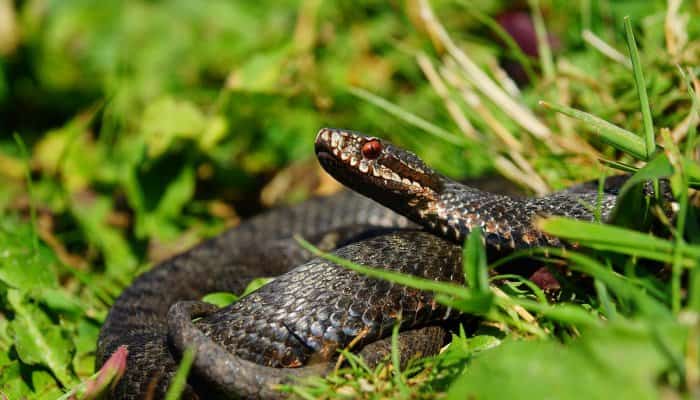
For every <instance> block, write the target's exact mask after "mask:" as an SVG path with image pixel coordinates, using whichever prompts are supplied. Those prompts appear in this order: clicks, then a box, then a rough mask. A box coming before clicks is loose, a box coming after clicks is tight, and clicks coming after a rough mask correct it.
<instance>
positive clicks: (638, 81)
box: [624, 16, 656, 160]
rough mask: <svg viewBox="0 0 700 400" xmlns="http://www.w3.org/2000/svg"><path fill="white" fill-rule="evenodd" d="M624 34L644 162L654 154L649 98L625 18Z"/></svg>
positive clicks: (628, 24)
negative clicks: (635, 96) (638, 109)
mask: <svg viewBox="0 0 700 400" xmlns="http://www.w3.org/2000/svg"><path fill="white" fill-rule="evenodd" d="M624 19H625V34H626V36H627V47H628V48H629V52H630V58H631V59H632V71H633V72H634V82H635V85H636V86H637V95H638V96H639V106H640V108H641V110H642V122H643V125H644V143H645V145H646V157H645V160H649V159H650V158H651V156H652V155H653V154H654V153H655V152H656V144H655V143H654V121H653V120H652V118H651V108H650V107H649V97H648V95H647V89H646V83H645V81H644V73H643V72H642V63H641V61H640V60H639V52H638V51H637V43H636V41H635V39H634V32H632V23H631V22H630V17H629V16H626V17H625V18H624Z"/></svg>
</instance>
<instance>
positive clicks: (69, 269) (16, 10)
mask: <svg viewBox="0 0 700 400" xmlns="http://www.w3.org/2000/svg"><path fill="white" fill-rule="evenodd" d="M434 3H435V4H432V3H431V2H428V1H424V0H411V1H407V2H405V3H402V4H398V3H397V4H394V3H385V2H371V1H363V2H359V3H358V4H352V5H349V4H348V5H344V4H342V3H331V2H319V1H314V0H306V1H292V0H284V1H278V2H274V3H269V4H268V3H260V4H258V6H257V7H251V6H248V5H245V4H237V3H236V2H233V3H231V2H227V1H212V2H209V3H208V6H207V7H194V6H193V4H194V3H188V2H184V1H183V2H175V1H173V2H160V3H154V4H151V3H148V4H144V3H142V2H138V1H126V2H121V1H107V2H105V3H104V7H101V8H94V7H90V6H89V5H86V4H83V3H82V2H79V1H64V2H59V3H52V4H50V5H49V4H48V3H46V4H45V2H43V1H34V2H21V4H19V5H14V4H10V5H9V6H8V5H7V4H2V3H0V17H2V18H0V19H2V20H3V21H9V22H8V23H7V24H5V25H6V26H8V27H9V28H8V29H6V30H3V31H2V32H0V121H2V124H1V125H0V131H1V132H2V136H0V180H1V181H2V185H0V213H2V218H0V393H1V394H2V395H3V396H5V397H7V398H9V399H19V398H39V399H55V398H59V397H61V396H64V398H70V396H73V395H75V396H76V397H77V398H91V397H93V396H95V395H97V393H98V392H99V391H100V390H103V389H104V388H105V387H107V386H108V385H109V382H108V380H109V379H108V378H107V377H106V376H107V373H105V375H103V374H98V375H97V376H95V375H94V370H93V369H94V350H95V342H96V338H97V334H98V332H99V328H100V325H101V323H102V321H103V320H104V318H105V316H106V312H107V310H108V308H109V306H110V304H111V303H112V302H113V301H114V299H115V297H116V296H117V295H118V294H119V293H120V291H121V290H122V289H123V288H124V287H125V286H126V285H128V284H129V282H130V281H131V280H132V279H133V277H134V276H136V275H137V274H138V273H140V272H142V271H144V270H146V269H147V268H148V267H149V266H150V265H152V264H153V263H155V262H157V261H158V260H161V259H163V258H164V257H167V256H168V255H172V254H174V253H177V252H179V251H182V250H184V249H186V248H187V247H189V246H191V245H193V244H195V243H196V242H198V241H199V240H201V239H202V238H205V237H210V236H213V235H215V234H217V233H219V232H221V231H222V230H223V229H224V228H225V227H228V226H232V225H235V224H236V223H237V221H239V220H240V219H241V218H245V217H247V216H249V215H252V214H254V213H256V212H258V211H260V210H261V209H264V208H267V207H272V206H274V205H276V204H279V203H284V202H293V201H298V200H299V199H303V198H305V197H308V196H309V195H311V194H312V193H316V192H328V191H332V190H333V188H334V186H333V184H332V183H329V181H328V180H325V179H324V178H323V177H322V176H320V174H319V173H318V167H317V166H316V165H315V162H314V161H313V156H312V146H311V145H310V143H311V141H312V139H313V136H314V134H315V132H316V131H317V129H318V128H319V127H320V126H325V125H329V126H338V127H345V128H351V129H357V130H361V131H366V132H372V133H375V134H377V135H381V136H388V137H389V138H390V139H392V140H393V141H395V142H397V143H398V144H400V145H402V146H404V147H408V148H410V149H413V150H416V152H417V153H418V154H419V155H420V156H421V157H422V158H424V159H425V160H426V161H427V162H428V163H429V164H430V165H432V166H434V167H435V168H437V169H438V170H440V171H441V172H444V173H445V174H447V175H450V176H453V177H455V178H464V177H468V176H478V175H482V174H500V175H503V176H505V177H507V178H509V179H510V180H511V181H513V182H514V183H515V184H517V185H519V186H521V187H522V188H523V189H525V190H527V191H529V192H531V193H533V194H541V193H545V192H547V191H550V190H553V189H560V188H563V187H566V186H569V185H570V184H572V183H574V182H580V181H583V180H587V179H595V178H597V177H600V176H602V175H610V174H613V173H615V171H614V170H623V171H626V172H631V173H634V174H635V177H634V178H632V179H631V180H630V182H629V183H628V184H627V185H626V186H625V187H624V188H623V190H622V194H621V196H622V197H623V199H622V202H621V203H622V205H621V206H620V207H618V209H617V211H616V213H615V221H614V222H615V224H616V226H609V225H601V224H596V223H584V222H576V221H570V220H565V219H547V220H542V221H539V222H538V223H539V226H540V228H541V229H543V230H545V231H547V232H550V233H552V234H554V235H556V236H560V237H562V238H565V239H567V240H569V241H573V242H576V243H578V247H577V248H576V249H574V250H567V251H561V250H558V249H538V250H534V251H529V252H518V253H516V254H514V255H512V256H510V257H508V258H507V259H505V260H498V261H496V262H495V263H494V264H492V265H487V263H486V261H485V258H484V257H483V248H482V247H481V244H480V240H478V236H476V235H474V236H471V237H470V239H469V240H468V242H467V244H466V246H465V276H466V277H467V282H469V284H468V285H467V286H455V285H446V284H439V283H435V282H431V281H422V280H419V279H416V278H412V277H405V276H400V275H396V274H390V273H387V272H385V271H377V270H375V269H372V268H371V266H357V265H352V264H348V263H346V262H344V261H343V260H335V261H337V262H338V263H341V264H343V265H346V266H347V267H348V268H352V269H355V270H357V271H358V272H360V273H365V274H369V275H371V276H376V277H379V278H382V279H390V280H396V281H399V282H401V283H402V284H407V285H411V286H415V287H421V288H425V289H428V290H432V291H434V292H435V293H436V294H437V296H438V299H439V300H440V301H441V302H443V303H445V304H448V305H450V306H452V307H454V308H455V309H459V310H462V311H465V312H468V313H470V314H475V315H478V316H479V319H477V320H475V321H472V322H469V323H467V324H465V325H464V326H463V327H462V329H461V330H460V331H459V332H458V333H456V334H455V335H454V337H453V339H452V342H451V344H450V345H449V346H448V347H447V348H446V349H444V351H443V352H442V353H441V354H440V355H438V356H435V357H432V358H428V359H423V360H418V361H416V362H415V363H413V364H412V365H409V367H408V368H405V369H403V370H398V369H396V368H394V366H395V365H397V363H396V360H394V361H393V362H392V361H391V360H389V362H388V363H387V365H386V366H380V367H377V368H376V369H369V368H367V366H366V365H364V364H363V362H362V360H360V359H357V357H354V356H353V355H352V354H346V355H345V357H346V359H347V360H348V364H347V365H348V367H346V368H343V369H341V370H339V371H338V372H336V373H334V374H332V375H331V376H329V377H327V378H323V379H321V378H316V379H312V380H310V381H308V382H305V383H303V384H300V385H297V386H293V387H287V388H285V390H288V391H290V392H292V393H295V394H296V395H297V396H299V397H302V398H353V397H362V398H409V397H411V398H443V397H447V398H455V399H457V398H460V399H461V398H465V397H468V396H474V397H476V398H543V397H546V396H555V397H557V398H608V397H612V396H615V397H617V398H635V399H637V398H694V397H697V396H698V395H699V394H700V359H699V356H698V354H700V353H699V352H698V340H699V339H700V328H699V327H700V325H699V324H700V322H699V321H700V319H699V317H698V315H699V314H698V313H699V312H700V274H698V272H697V270H698V268H697V267H698V263H699V262H700V261H699V260H700V247H699V246H700V222H699V221H700V218H699V217H698V215H699V212H698V208H697V207H698V199H697V195H694V196H689V191H688V188H698V186H699V185H700V166H699V164H698V150H697V149H698V143H697V133H696V127H697V124H698V110H699V108H698V107H699V105H700V102H699V101H698V96H697V93H698V90H700V81H699V80H698V78H697V75H698V69H697V67H696V66H697V65H698V64H699V62H698V61H700V60H698V52H697V49H698V46H699V44H700V40H699V39H698V38H699V37H700V36H699V32H700V24H699V23H698V21H700V18H698V16H700V9H698V8H697V5H694V4H680V2H676V1H671V2H669V3H668V4H666V3H664V2H646V1H639V2H636V1H631V2H607V1H599V2H592V1H584V2H580V4H575V5H574V4H573V3H572V2H564V1H560V0H547V1H545V0H540V1H532V2H529V3H528V7H529V8H528V9H527V10H526V11H527V12H528V13H530V14H531V15H532V16H533V23H534V25H533V32H534V37H532V38H530V40H533V41H535V42H537V43H539V45H540V49H542V51H540V53H539V54H538V55H536V56H533V55H528V54H527V53H526V52H524V51H523V50H522V49H521V48H520V47H519V46H518V44H517V43H516V39H522V38H523V37H520V38H518V37H516V38H515V39H513V38H511V37H510V36H506V35H507V32H506V30H507V29H505V28H508V23H507V21H508V18H515V17H513V14H512V12H513V10H507V9H506V8H505V6H503V5H502V4H501V3H499V2H491V1H487V2H479V5H478V6H476V5H473V4H472V3H470V2H463V1H456V2H434ZM438 3H439V4H438ZM507 12H511V14H508V13H507ZM496 16H499V17H498V18H496ZM504 21H506V22H504ZM260 26H266V27H267V28H268V29H266V30H265V32H261V31H260V29H259V27H260ZM625 46H626V49H625ZM508 60H517V61H519V62H520V63H521V64H522V65H523V71H524V72H523V74H522V75H523V76H525V77H526V78H528V79H529V80H528V82H529V83H528V82H525V83H523V82H524V81H521V84H520V86H517V85H515V83H514V81H513V78H512V76H516V74H517V71H510V72H511V74H512V75H508V74H506V73H505V71H504V69H503V68H502V67H501V66H505V65H507V63H508ZM511 64H512V63H511ZM309 177H317V178H313V179H309ZM660 178H668V179H669V181H670V187H671V189H672V191H673V193H674V194H675V196H676V200H677V204H676V205H675V206H674V207H676V210H677V215H678V217H677V218H675V219H674V220H669V219H668V218H667V217H666V214H665V213H664V209H663V207H662V206H660V205H658V204H656V203H652V202H649V203H648V202H646V201H645V200H644V199H643V198H640V197H638V196H637V194H638V192H639V191H638V190H637V189H638V187H639V184H640V183H641V182H643V181H646V180H653V181H655V182H657V183H655V184H656V185H658V180H659V179H660ZM310 180H311V181H313V182H309V181H310ZM635 185H636V186H635ZM292 189H293V190H292ZM662 205H663V203H662ZM591 207H593V208H595V205H591ZM651 227H653V228H654V229H653V232H655V233H654V234H650V233H649V232H650V231H651ZM526 257H528V258H531V259H535V260H538V262H541V264H542V265H543V266H545V267H547V268H548V270H549V271H550V272H551V273H552V274H553V275H555V276H556V277H557V279H558V280H559V282H560V284H561V289H559V290H556V291H543V290H541V289H540V288H539V287H537V286H536V285H534V284H533V283H532V282H531V281H529V280H527V279H526V277H521V276H519V275H515V274H512V273H510V272H503V271H501V270H500V269H502V266H503V265H504V264H506V263H507V264H508V265H510V269H509V270H508V271H512V270H513V269H515V270H517V267H518V265H521V263H523V262H524V258H526ZM494 274H497V275H494ZM489 275H491V276H489ZM207 299H208V300H209V301H211V302H214V303H217V304H221V303H226V302H229V301H231V300H233V299H235V297H233V296H231V295H229V294H212V295H210V296H208V298H207ZM120 357H124V354H122V353H119V354H117V355H116V358H115V359H114V362H113V364H114V365H112V364H110V368H108V374H109V376H114V375H117V376H118V375H119V369H120V368H122V367H121V364H120V362H121V361H123V358H120ZM394 358H396V354H394ZM187 368H188V366H187V364H185V365H184V366H183V369H182V373H181V374H180V376H183V377H184V376H185V375H186V371H187ZM183 379H184V378H182V379H179V380H178V381H179V382H180V383H182V382H184V380H183ZM176 390H178V388H177V387H175V388H173V394H172V396H173V398H175V397H176V396H177V393H176Z"/></svg>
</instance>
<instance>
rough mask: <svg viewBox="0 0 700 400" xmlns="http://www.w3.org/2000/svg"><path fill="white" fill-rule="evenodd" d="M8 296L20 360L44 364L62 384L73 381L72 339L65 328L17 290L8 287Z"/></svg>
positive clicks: (30, 363) (65, 384) (65, 385)
mask: <svg viewBox="0 0 700 400" xmlns="http://www.w3.org/2000/svg"><path fill="white" fill-rule="evenodd" d="M7 298H8V301H9V302H10V305H11V306H12V307H13V308H14V311H15V318H14V319H13V320H12V323H11V327H12V330H13V331H14V335H15V336H14V339H15V348H16V349H17V354H18V355H19V357H20V359H21V360H22V362H24V363H25V364H29V365H43V366H45V367H47V368H48V369H49V370H51V372H53V374H54V375H55V376H56V378H57V379H58V380H59V382H61V384H62V385H63V386H64V387H67V386H70V385H71V384H72V383H74V380H75V378H74V376H73V374H72V373H71V371H70V369H69V365H70V362H71V358H72V352H73V343H72V342H71V341H70V339H69V338H68V335H67V332H65V331H64V330H63V329H61V328H60V327H59V326H57V325H54V324H53V323H52V322H51V320H50V319H49V317H48V316H47V315H46V314H45V313H44V312H43V311H42V310H41V309H40V308H39V307H37V306H36V305H34V304H31V303H29V302H27V301H26V300H25V299H24V298H23V296H22V295H21V294H20V293H19V292H18V291H17V290H9V291H8V295H7Z"/></svg>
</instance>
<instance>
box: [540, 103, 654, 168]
mask: <svg viewBox="0 0 700 400" xmlns="http://www.w3.org/2000/svg"><path fill="white" fill-rule="evenodd" d="M540 105H542V106H544V107H546V108H549V109H552V110H554V111H556V112H559V113H561V114H564V115H566V116H569V117H572V118H576V119H578V120H580V121H582V122H584V123H585V124H586V125H588V127H589V128H590V129H591V130H593V131H594V132H595V133H596V134H597V135H598V136H600V138H601V139H602V140H603V141H605V142H606V143H608V144H610V145H611V146H613V147H615V148H616V149H618V150H621V151H624V152H625V153H627V154H629V155H631V156H632V157H634V158H637V159H640V160H646V159H647V150H646V145H645V143H644V141H643V140H642V139H641V138H640V137H639V136H637V135H635V134H634V133H632V132H630V131H628V130H626V129H622V128H620V127H619V126H617V125H614V124H611V123H610V122H608V121H606V120H604V119H601V118H598V117H596V116H595V115H592V114H589V113H587V112H583V111H580V110H576V109H574V108H571V107H567V106H563V105H559V104H552V103H548V102H546V101H540Z"/></svg>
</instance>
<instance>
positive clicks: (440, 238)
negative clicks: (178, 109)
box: [97, 129, 615, 399]
mask: <svg viewBox="0 0 700 400" xmlns="http://www.w3.org/2000/svg"><path fill="white" fill-rule="evenodd" d="M316 152H317V155H318V157H319V161H320V162H321V164H322V165H323V167H324V168H325V169H326V170H327V171H328V172H329V173H331V175H333V176H334V177H336V179H338V180H339V181H340V182H342V183H344V184H345V185H346V186H348V187H350V188H352V189H354V190H355V191H357V192H359V193H361V194H363V195H365V196H367V197H369V198H372V199H374V200H376V201H377V202H379V203H382V204H383V205H384V206H382V205H379V204H377V203H376V202H375V201H372V200H370V199H368V198H367V197H364V196H360V195H358V194H355V193H352V192H343V193H341V194H338V195H335V196H332V197H329V198H320V199H312V200H309V201H307V202H305V203H303V204H300V205H298V206H295V207H290V208H284V209H278V210H272V211H270V212H268V213H266V214H264V215H261V216H259V217H256V218H253V219H251V220H248V221H246V222H244V223H242V224H241V225H240V226H239V227H237V228H234V229H232V230H230V231H228V232H226V233H224V234H222V235H220V236H218V237H215V238H213V239H211V240H208V241H206V242H204V243H202V244H200V245H198V246H196V247H194V248H193V249H191V250H189V251H187V252H185V253H183V254H180V255H178V256H176V257H174V258H172V259H170V260H168V261H166V262H164V263H162V264H160V265H158V266H157V267H155V268H154V269H153V270H151V271H149V272H147V273H145V274H143V275H141V276H140V277H138V278H137V279H136V280H135V281H134V283H133V284H132V285H131V286H130V287H128V288H127V289H126V290H125V291H124V293H123V294H122V295H121V296H120V297H119V298H118V299H117V301H116V302H115V304H114V306H113V307H112V309H111V310H110V313H109V315H108V317H107V320H106V322H105V324H104V326H103V328H102V331H101V333H100V338H99V342H98V355H97V362H98V365H101V364H102V363H103V362H104V361H105V360H106V359H107V357H108V356H109V355H110V354H111V353H112V352H113V351H114V350H116V348H117V347H118V346H120V345H127V346H128V350H129V356H128V361H127V373H126V375H125V376H124V378H123V379H122V380H121V381H120V382H119V384H118V385H117V387H116V388H115V391H114V392H113V397H114V398H120V399H121V398H124V399H135V398H142V397H144V396H146V395H151V394H152V395H153V396H154V397H155V398H160V397H162V395H163V394H164V391H165V390H166V388H167V384H168V382H169V379H170V378H171V377H172V374H173V371H174V369H175V368H176V365H177V361H176V360H177V357H178V355H179V353H180V352H181V351H182V350H183V348H184V347H188V346H193V347H195V348H196V350H197V356H196V359H195V364H194V374H193V377H192V379H191V380H190V383H191V386H189V387H188V388H187V390H186V396H187V397H191V398H196V397H200V398H209V396H213V395H219V396H224V397H229V396H232V397H235V396H241V397H276V396H278V393H277V392H275V391H274V388H273V385H274V384H277V383H283V382H286V381H287V378H288V377H290V376H291V377H294V376H303V375H308V374H318V373H324V372H325V371H327V370H328V368H329V365H330V362H332V359H333V358H334V357H335V356H337V350H339V349H343V348H346V347H348V346H349V345H351V346H352V347H353V349H357V350H362V349H365V350H364V351H363V353H362V354H364V355H365V356H366V357H367V358H375V359H379V358H381V356H383V355H385V354H386V353H387V346H386V340H385V339H384V338H386V337H387V336H389V335H390V332H391V328H392V327H393V325H394V324H395V323H396V321H397V320H398V319H399V318H400V321H401V329H402V330H403V331H405V332H404V333H403V334H402V341H401V342H400V345H401V349H402V359H407V358H408V357H409V356H411V355H413V354H424V355H425V354H431V353H434V352H435V351H436V350H437V349H438V348H439V346H440V345H441V344H442V340H443V336H444V331H443V330H441V329H436V326H439V325H442V324H443V323H444V322H443V321H445V320H449V319H452V318H454V317H456V315H455V313H453V312H451V311H450V310H449V309H446V308H445V307H443V306H441V305H440V304H438V303H436V302H435V301H434V299H433V297H432V295H431V294H430V293H425V292H421V291H417V290H413V289H408V288H405V287H402V286H399V285H396V284H392V283H389V282H384V281H379V280H375V279H370V278H367V277H364V276H360V275H358V274H355V273H354V272H350V271H348V270H345V269H344V268H341V267H339V266H337V265H335V264H333V263H331V262H329V261H326V260H324V259H318V258H316V259H311V260H309V258H310V254H308V253H307V252H306V251H303V250H301V248H300V247H299V245H298V243H297V242H296V240H295V239H294V238H293V236H294V235H299V236H301V237H304V238H305V239H307V240H309V241H310V242H312V243H313V244H315V245H317V246H319V247H321V248H322V249H325V250H332V249H335V248H338V250H336V251H335V254H337V255H339V256H341V257H343V258H346V259H349V260H351V261H354V262H356V263H360V264H365V265H371V266H375V267H382V268H387V269H391V270H395V271H399V272H404V273H410V274H414V275H418V276H423V277H426V278H431V279H435V280H442V281H450V282H462V281H463V273H462V269H461V268H462V266H461V246H460V244H461V243H462V242H463V240H464V238H465V237H466V235H467V234H468V233H469V231H470V230H471V229H472V227H474V226H476V225H479V226H481V227H482V229H483V231H484V235H485V241H486V243H487V245H488V247H489V248H490V249H492V250H494V251H497V252H498V251H511V250H514V249H519V248H524V247H530V246H543V245H553V246H561V243H560V242H559V241H558V240H557V239H556V238H553V237H550V236H547V235H546V234H544V233H543V232H541V231H538V230H537V229H536V228H535V227H534V225H533V220H534V218H536V217H537V216H546V215H566V216H570V217H573V218H578V219H587V220H591V219H593V213H592V212H591V207H590V205H593V206H594V207H595V205H598V207H600V211H601V215H602V217H603V218H607V216H608V214H609V213H610V211H611V210H612V208H613V206H614V204H615V194H614V190H611V191H609V192H604V193H603V196H602V197H601V198H599V195H598V193H597V190H595V188H593V187H590V186H579V187H575V188H572V189H570V190H566V191H562V192H558V193H555V194H552V195H549V196H546V197H542V198H532V199H515V198H511V197H507V196H502V195H494V194H491V193H486V192H482V191H479V190H476V189H473V188H470V187H467V186H464V185H462V184H459V183H456V182H453V181H451V180H449V179H448V178H446V177H444V176H442V175H439V174H437V173H436V172H434V171H433V170H431V169H430V168H429V167H427V166H426V165H425V164H423V162H422V161H421V160H420V159H418V158H417V157H416V156H415V155H413V154H412V153H409V152H407V151H405V150H402V149H399V148H396V147H394V146H392V145H391V144H389V143H386V142H384V141H382V140H380V139H376V138H371V137H366V136H364V135H361V134H358V133H355V132H350V131H342V130H334V129H322V130H321V131H320V132H319V134H318V136H317V139H316ZM385 206H386V207H385ZM392 210H393V211H392ZM411 221H414V222H411ZM416 223H417V224H420V226H422V228H424V229H425V230H426V231H429V232H432V233H428V232H425V231H420V230H419V229H420V226H419V225H416ZM277 275H280V276H279V277H278V278H276V279H275V280H273V281H272V282H271V283H269V284H267V285H266V286H263V287H262V288H260V289H259V290H258V291H256V292H254V293H252V294H250V295H248V296H246V297H244V298H242V299H241V300H239V301H238V302H236V303H234V304H233V305H231V306H229V307H225V308H222V309H216V307H213V306H209V305H206V304H203V303H199V302H196V301H194V300H198V299H199V298H201V297H202V296H203V295H204V294H206V293H209V292H214V291H232V292H238V293H240V292H242V290H243V289H244V288H245V286H246V285H247V284H248V282H249V281H250V280H251V279H253V278H255V277H259V276H277ZM168 312H169V313H168ZM194 317H201V318H200V319H199V320H197V321H196V322H194V323H193V322H192V319H193V318H194ZM279 367H287V368H279ZM292 367H296V368H292Z"/></svg>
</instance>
